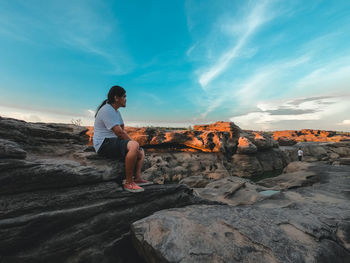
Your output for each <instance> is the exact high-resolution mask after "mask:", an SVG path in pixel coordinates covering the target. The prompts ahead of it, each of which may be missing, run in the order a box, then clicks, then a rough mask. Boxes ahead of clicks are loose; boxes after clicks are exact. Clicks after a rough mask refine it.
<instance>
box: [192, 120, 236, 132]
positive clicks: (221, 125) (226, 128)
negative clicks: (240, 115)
mask: <svg viewBox="0 0 350 263" xmlns="http://www.w3.org/2000/svg"><path fill="white" fill-rule="evenodd" d="M193 129H194V130H196V131H220V132H233V131H235V130H236V129H237V126H236V125H235V124H234V123H233V122H225V121H217V122H215V123H212V124H205V125H194V126H193Z"/></svg>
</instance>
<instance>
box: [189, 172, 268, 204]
mask: <svg viewBox="0 0 350 263" xmlns="http://www.w3.org/2000/svg"><path fill="white" fill-rule="evenodd" d="M263 190H265V187H262V186H259V185H256V184H253V183H252V182H251V181H250V180H246V179H243V178H240V177H233V176H230V177H226V178H224V179H221V180H217V181H214V182H211V183H209V184H208V185H207V186H206V187H205V188H198V189H194V191H195V193H196V194H197V195H199V196H200V197H202V198H204V199H208V200H212V201H217V202H221V203H226V204H229V205H251V204H254V203H255V202H257V201H260V200H262V199H264V198H265V196H263V195H261V194H259V192H260V191H263Z"/></svg>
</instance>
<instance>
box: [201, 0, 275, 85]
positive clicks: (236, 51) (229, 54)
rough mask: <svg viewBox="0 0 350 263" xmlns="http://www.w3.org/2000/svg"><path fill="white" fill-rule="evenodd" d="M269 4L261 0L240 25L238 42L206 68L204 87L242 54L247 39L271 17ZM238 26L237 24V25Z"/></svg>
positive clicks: (203, 77) (202, 74)
mask: <svg viewBox="0 0 350 263" xmlns="http://www.w3.org/2000/svg"><path fill="white" fill-rule="evenodd" d="M268 5H269V2H268V1H260V2H259V4H257V5H256V6H255V7H254V8H253V9H252V11H251V12H250V14H249V15H248V17H247V19H246V21H244V22H243V23H242V24H241V25H240V26H241V27H242V28H244V31H245V32H243V33H241V35H240V36H239V37H238V41H237V43H236V44H235V45H234V46H233V47H232V48H231V49H229V50H228V51H226V52H224V53H223V54H222V55H221V56H220V58H219V59H218V61H217V62H216V63H215V64H214V65H212V66H211V67H209V69H207V70H205V71H204V72H203V73H201V74H200V76H199V83H200V84H201V86H202V88H203V89H206V86H207V85H208V84H209V83H210V82H211V81H212V80H214V79H215V78H216V77H218V76H219V75H220V74H221V73H222V72H224V71H225V70H226V68H227V67H228V65H229V64H230V63H232V62H233V60H234V58H237V57H239V56H240V51H241V50H242V48H243V47H244V45H245V44H246V42H247V40H248V39H249V38H250V37H251V36H252V35H253V34H254V33H255V31H256V30H257V29H258V28H259V27H260V26H261V25H263V24H264V23H265V22H267V21H268V20H269V19H270V16H269V15H271V14H269V15H267V14H266V9H267V7H268ZM235 27H236V26H235Z"/></svg>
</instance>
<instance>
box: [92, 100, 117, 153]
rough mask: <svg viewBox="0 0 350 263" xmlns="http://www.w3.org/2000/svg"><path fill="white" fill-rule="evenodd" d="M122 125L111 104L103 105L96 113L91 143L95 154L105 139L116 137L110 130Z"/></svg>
mask: <svg viewBox="0 0 350 263" xmlns="http://www.w3.org/2000/svg"><path fill="white" fill-rule="evenodd" d="M122 124H124V121H123V118H122V115H121V114H120V112H119V111H118V110H115V109H114V108H113V107H112V105H111V104H108V103H107V104H105V105H103V106H102V107H101V109H100V110H99V111H98V113H97V115H96V118H95V124H94V137H93V143H94V148H95V151H96V152H97V151H98V150H99V149H100V147H101V145H102V143H103V140H104V139H105V138H113V137H118V136H117V135H116V134H115V133H114V132H113V131H112V128H113V127H114V126H116V125H122Z"/></svg>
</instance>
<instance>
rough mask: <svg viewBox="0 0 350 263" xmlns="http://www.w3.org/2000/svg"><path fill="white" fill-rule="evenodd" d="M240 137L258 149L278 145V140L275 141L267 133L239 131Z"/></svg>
mask: <svg viewBox="0 0 350 263" xmlns="http://www.w3.org/2000/svg"><path fill="white" fill-rule="evenodd" d="M241 137H244V138H247V139H248V140H249V141H250V142H252V143H253V144H254V145H255V146H256V147H257V149H258V150H259V151H260V150H267V149H271V148H276V147H278V142H277V141H275V140H274V139H273V138H272V137H271V136H270V135H269V134H268V133H264V132H254V131H243V132H242V133H241Z"/></svg>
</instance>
